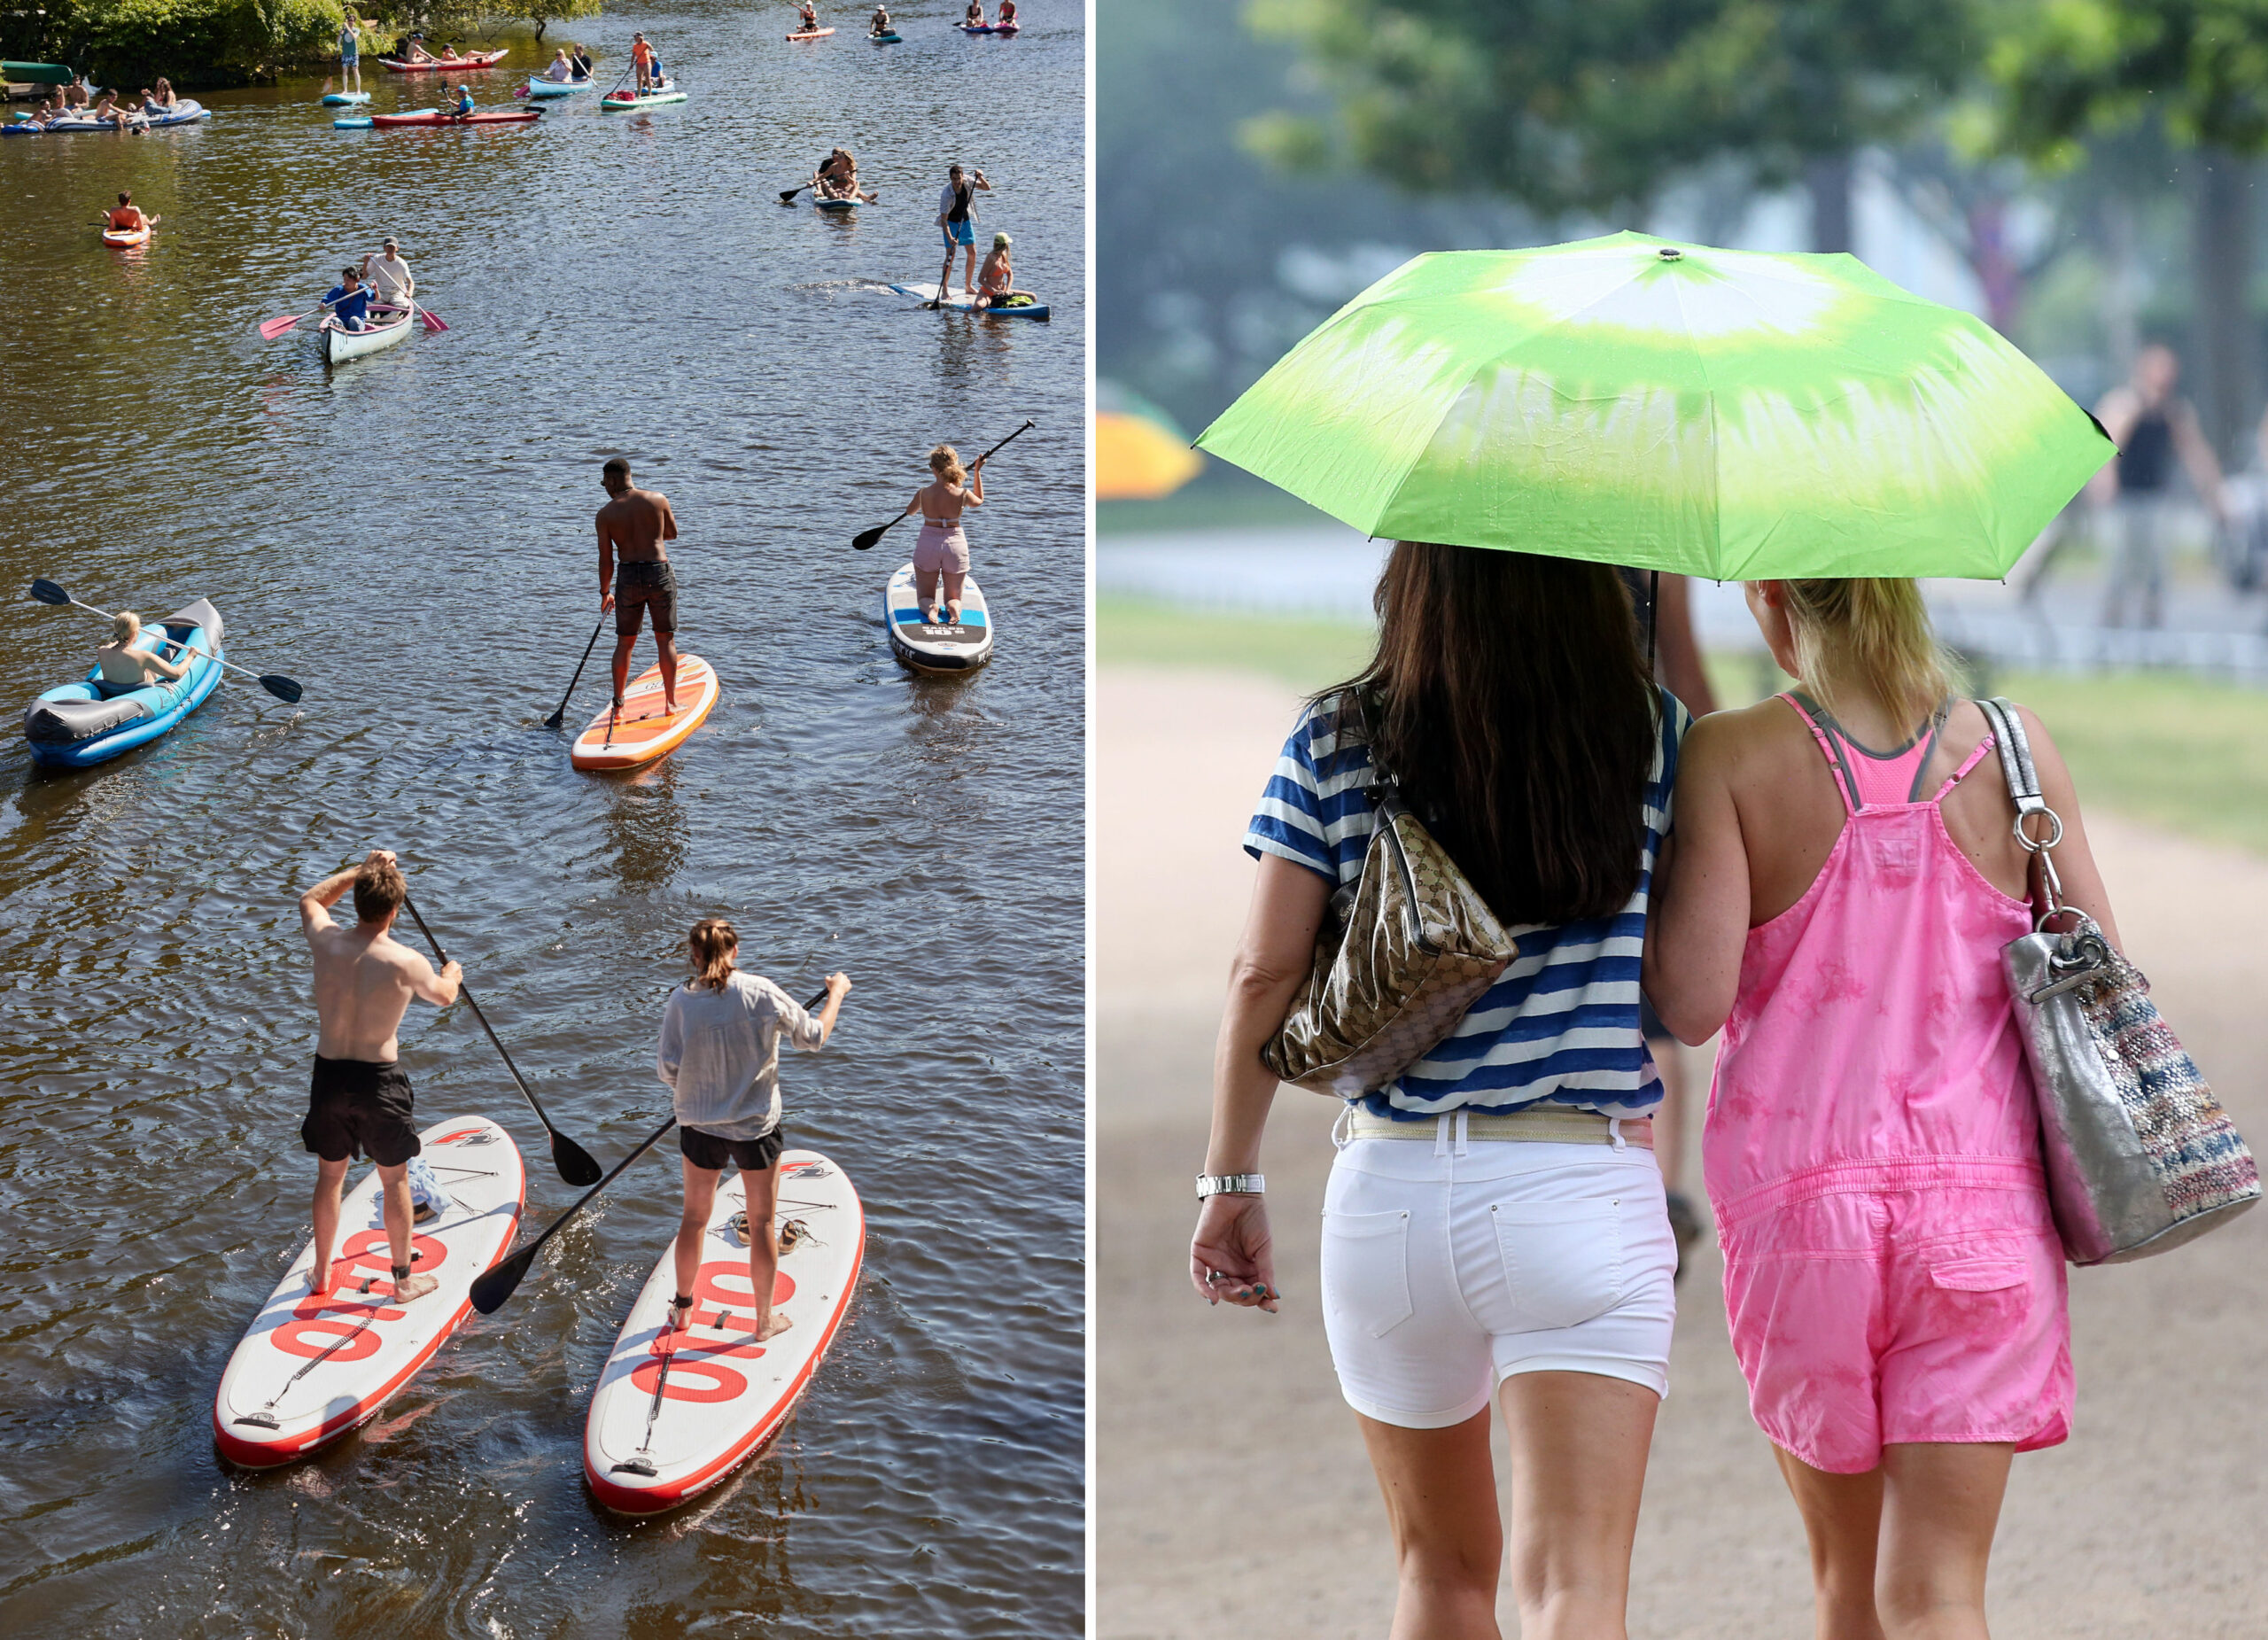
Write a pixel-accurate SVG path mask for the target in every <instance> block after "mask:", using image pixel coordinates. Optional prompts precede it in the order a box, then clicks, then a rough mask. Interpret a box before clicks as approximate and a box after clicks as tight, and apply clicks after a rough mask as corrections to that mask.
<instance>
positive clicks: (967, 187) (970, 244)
mask: <svg viewBox="0 0 2268 1640" xmlns="http://www.w3.org/2000/svg"><path fill="white" fill-rule="evenodd" d="M980 191H982V192H984V193H988V194H989V193H990V192H991V191H992V184H991V183H988V182H986V181H985V180H984V173H983V172H982V171H978V172H975V173H974V174H969V173H964V172H963V171H962V169H961V168H960V167H959V166H953V167H951V168H950V169H948V170H947V171H946V173H945V190H944V192H943V193H941V194H939V195H938V196H937V226H938V228H939V229H941V230H942V231H943V232H944V236H945V274H944V279H945V283H946V284H951V283H952V276H953V252H954V250H955V249H956V248H958V247H961V246H966V247H967V251H968V264H967V267H966V268H963V269H962V273H961V288H962V289H963V290H964V291H967V293H968V294H969V295H971V296H974V295H975V294H976V226H975V223H976V203H975V201H976V196H977V194H978V193H979V192H980Z"/></svg>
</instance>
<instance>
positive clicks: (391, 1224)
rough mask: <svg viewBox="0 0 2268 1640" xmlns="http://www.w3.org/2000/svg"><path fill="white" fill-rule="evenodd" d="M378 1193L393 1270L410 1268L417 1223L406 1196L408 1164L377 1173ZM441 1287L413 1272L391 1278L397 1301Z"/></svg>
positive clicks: (407, 1194)
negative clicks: (413, 1234) (381, 1199)
mask: <svg viewBox="0 0 2268 1640" xmlns="http://www.w3.org/2000/svg"><path fill="white" fill-rule="evenodd" d="M378 1186H379V1194H380V1196H381V1197H383V1198H384V1202H385V1215H386V1248H387V1250H388V1251H389V1252H391V1253H392V1255H393V1259H392V1263H393V1267H394V1268H395V1269H396V1270H404V1269H409V1265H410V1257H409V1255H410V1250H411V1249H410V1236H411V1228H410V1227H411V1226H412V1225H413V1224H415V1223H416V1214H417V1207H416V1203H415V1202H414V1201H411V1200H410V1195H409V1164H408V1162H403V1163H402V1164H401V1165H400V1167H398V1168H389V1167H381V1168H380V1169H379V1170H378ZM440 1285H441V1284H440V1282H439V1279H436V1278H434V1277H432V1276H422V1275H419V1274H418V1273H417V1271H416V1270H414V1269H411V1270H409V1273H408V1275H407V1276H397V1277H395V1278H394V1284H393V1295H394V1299H395V1301H396V1302H400V1303H404V1304H406V1303H408V1302H409V1301H410V1300H411V1299H414V1298H423V1297H424V1296H425V1294H428V1293H431V1291H432V1290H433V1289H434V1288H435V1287H437V1286H440Z"/></svg>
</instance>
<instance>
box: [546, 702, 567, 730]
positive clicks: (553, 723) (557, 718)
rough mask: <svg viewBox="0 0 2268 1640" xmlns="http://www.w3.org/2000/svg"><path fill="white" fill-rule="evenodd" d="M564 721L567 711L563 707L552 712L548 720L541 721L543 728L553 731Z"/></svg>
mask: <svg viewBox="0 0 2268 1640" xmlns="http://www.w3.org/2000/svg"><path fill="white" fill-rule="evenodd" d="M566 721H567V709H566V708H565V707H564V706H562V707H561V708H560V709H559V710H558V711H555V712H553V713H552V714H551V715H550V716H549V717H548V718H546V719H544V720H543V727H545V728H547V729H555V728H558V727H561V726H562V725H563V724H564V723H565V722H566Z"/></svg>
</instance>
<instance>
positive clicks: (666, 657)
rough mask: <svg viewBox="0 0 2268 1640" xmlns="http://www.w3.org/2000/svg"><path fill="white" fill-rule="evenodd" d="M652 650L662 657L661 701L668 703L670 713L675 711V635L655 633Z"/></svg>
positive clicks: (671, 633)
mask: <svg viewBox="0 0 2268 1640" xmlns="http://www.w3.org/2000/svg"><path fill="white" fill-rule="evenodd" d="M654 648H655V649H657V650H659V651H660V652H661V657H662V699H663V700H664V701H665V702H666V703H668V705H669V709H670V710H671V711H676V710H677V633H673V632H657V633H655V634H654Z"/></svg>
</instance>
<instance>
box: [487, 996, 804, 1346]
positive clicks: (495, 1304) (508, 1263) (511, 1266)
mask: <svg viewBox="0 0 2268 1640" xmlns="http://www.w3.org/2000/svg"><path fill="white" fill-rule="evenodd" d="M826 1000H827V992H826V991H820V992H819V995H817V996H816V997H813V998H812V999H811V1000H810V1001H809V1002H806V1003H805V1004H804V1012H806V1013H809V1012H810V1011H811V1010H812V1009H813V1008H815V1007H819V1004H820V1003H822V1002H824V1001H826ZM676 1125H677V1118H676V1117H675V1116H672V1117H671V1118H670V1119H669V1120H668V1121H667V1122H664V1123H662V1125H661V1126H659V1127H657V1128H656V1129H655V1130H654V1131H652V1132H651V1133H649V1134H648V1135H647V1136H646V1137H645V1139H642V1140H641V1141H640V1143H639V1146H638V1148H637V1149H635V1150H633V1151H632V1152H631V1153H630V1154H628V1155H626V1156H625V1157H623V1159H622V1160H621V1161H619V1162H616V1163H615V1164H614V1169H613V1171H611V1172H610V1173H609V1174H608V1175H607V1176H606V1177H605V1178H602V1179H601V1180H599V1182H598V1183H597V1184H595V1185H592V1186H591V1187H590V1188H589V1189H588V1190H586V1191H585V1192H584V1193H582V1194H581V1195H580V1196H579V1197H578V1198H577V1199H576V1201H575V1205H574V1206H573V1207H571V1208H569V1209H567V1210H566V1211H565V1212H564V1213H562V1214H561V1215H560V1216H558V1217H557V1218H555V1219H553V1220H552V1221H551V1223H550V1224H548V1225H546V1226H545V1227H544V1232H543V1233H542V1234H541V1235H540V1236H538V1237H537V1238H536V1239H535V1240H532V1241H531V1242H529V1243H528V1244H527V1246H525V1247H522V1248H521V1249H520V1250H519V1251H518V1252H517V1253H515V1254H513V1255H512V1256H511V1257H509V1258H508V1259H506V1260H505V1261H504V1262H503V1263H501V1264H499V1265H497V1266H496V1267H495V1268H494V1269H493V1270H491V1271H488V1272H487V1273H486V1274H485V1275H483V1276H482V1277H481V1278H480V1279H478V1280H477V1281H475V1282H474V1283H473V1284H472V1307H473V1308H474V1309H475V1310H478V1311H479V1312H480V1313H481V1314H482V1315H484V1316H493V1315H494V1314H495V1313H496V1312H497V1311H498V1310H501V1309H503V1307H504V1306H505V1304H506V1303H507V1302H509V1300H510V1299H511V1296H512V1294H513V1293H514V1292H516V1291H517V1290H518V1287H519V1285H520V1282H521V1281H522V1280H523V1279H524V1278H525V1277H526V1275H527V1273H528V1270H529V1267H530V1266H531V1265H532V1264H533V1263H535V1255H537V1254H538V1253H540V1252H541V1251H542V1250H543V1244H544V1243H545V1242H547V1241H548V1240H551V1238H552V1237H553V1236H554V1235H555V1234H557V1233H558V1231H559V1227H560V1226H561V1225H562V1224H565V1223H566V1222H567V1221H568V1220H569V1219H571V1218H572V1217H574V1216H575V1215H576V1214H578V1213H579V1212H581V1211H582V1210H583V1209H585V1208H586V1207H587V1206H589V1205H590V1201H591V1198H592V1197H593V1196H595V1195H597V1194H598V1193H599V1192H601V1191H602V1190H604V1189H605V1188H606V1187H607V1186H608V1185H611V1184H612V1183H614V1181H615V1179H616V1178H617V1177H618V1176H619V1175H620V1174H621V1172H622V1170H623V1169H625V1168H626V1167H628V1166H629V1165H630V1164H631V1163H632V1162H635V1161H637V1160H638V1158H639V1157H641V1156H642V1155H644V1154H646V1153H647V1152H648V1151H649V1150H651V1149H652V1148H653V1147H654V1146H655V1145H656V1144H657V1143H659V1142H660V1140H661V1139H662V1137H663V1135H664V1134H666V1133H667V1132H668V1131H670V1130H671V1129H672V1128H673V1127H675V1126H676Z"/></svg>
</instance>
